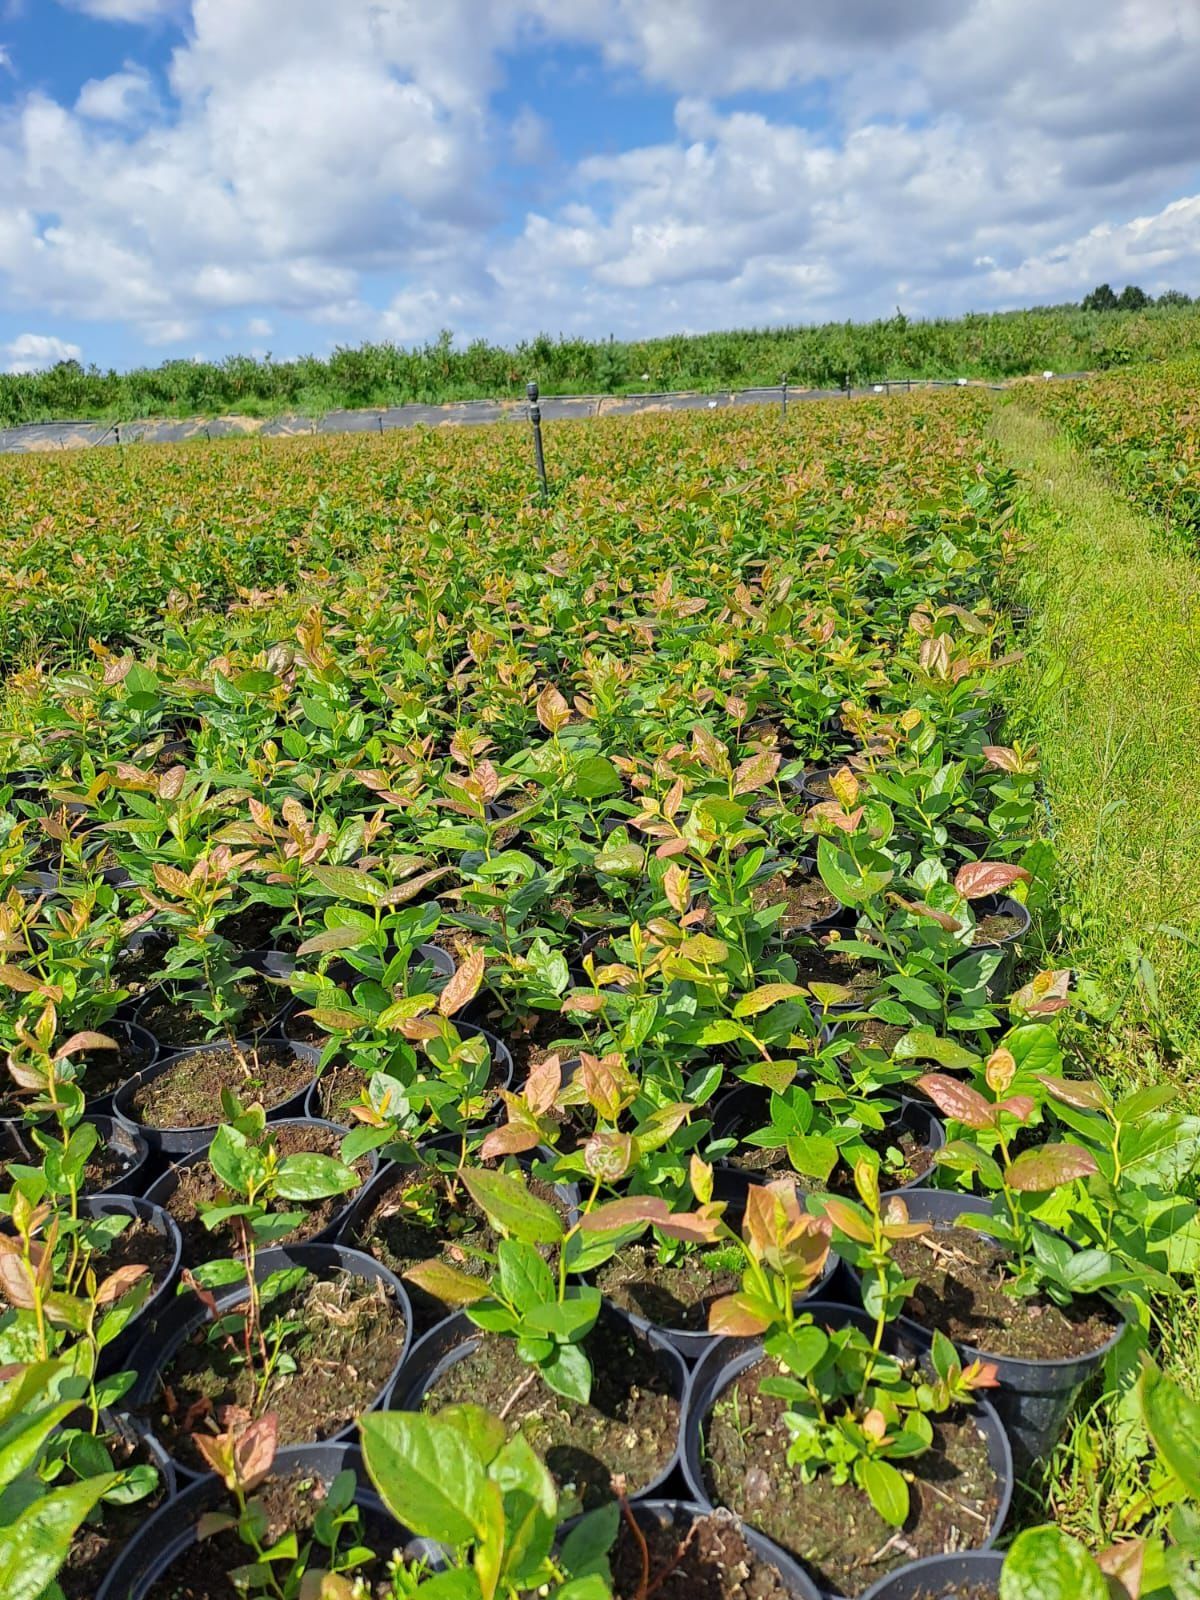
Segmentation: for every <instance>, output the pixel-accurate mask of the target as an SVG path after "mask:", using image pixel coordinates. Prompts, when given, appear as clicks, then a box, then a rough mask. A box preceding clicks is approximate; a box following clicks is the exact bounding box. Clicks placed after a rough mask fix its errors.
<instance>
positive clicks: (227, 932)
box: [220, 905, 299, 951]
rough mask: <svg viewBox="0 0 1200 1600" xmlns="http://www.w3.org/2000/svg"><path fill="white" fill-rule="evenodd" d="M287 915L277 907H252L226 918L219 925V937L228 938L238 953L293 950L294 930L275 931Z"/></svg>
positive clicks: (294, 943) (294, 946)
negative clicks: (244, 951)
mask: <svg viewBox="0 0 1200 1600" xmlns="http://www.w3.org/2000/svg"><path fill="white" fill-rule="evenodd" d="M285 915H286V912H284V911H282V910H281V909H280V908H279V907H278V906H266V905H252V906H246V907H245V909H244V910H242V911H235V912H234V914H233V916H231V917H225V918H224V919H223V921H222V922H221V924H220V931H221V937H222V938H223V939H228V940H229V941H230V943H231V944H234V945H236V946H237V948H238V949H239V950H287V951H292V950H294V949H295V948H296V946H297V944H298V943H299V940H298V939H297V938H296V934H295V931H294V930H293V929H286V928H285V929H283V930H282V931H277V924H278V923H279V922H280V921H281V920H282V919H283V917H284V916H285Z"/></svg>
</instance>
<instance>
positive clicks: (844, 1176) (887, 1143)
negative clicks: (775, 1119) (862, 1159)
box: [727, 1124, 933, 1198]
mask: <svg viewBox="0 0 1200 1600" xmlns="http://www.w3.org/2000/svg"><path fill="white" fill-rule="evenodd" d="M862 1141H863V1143H864V1144H865V1145H866V1146H867V1147H868V1149H870V1150H873V1151H874V1152H875V1154H876V1155H877V1156H878V1157H879V1187H880V1189H882V1190H884V1191H885V1192H886V1191H887V1190H888V1189H899V1188H900V1187H901V1186H902V1185H903V1184H906V1183H913V1182H915V1181H916V1179H917V1178H920V1177H923V1176H924V1175H925V1173H927V1172H928V1171H929V1170H930V1168H931V1167H932V1166H933V1151H932V1150H930V1149H929V1147H928V1146H927V1145H925V1144H923V1143H922V1142H921V1139H920V1138H919V1137H918V1135H917V1134H915V1133H914V1132H913V1131H912V1129H911V1128H907V1127H904V1126H903V1125H902V1124H901V1125H900V1126H899V1127H891V1128H884V1129H882V1130H879V1131H876V1130H875V1129H873V1128H872V1129H867V1130H866V1131H864V1132H863V1134H862ZM727 1160H728V1162H729V1165H730V1166H731V1167H733V1168H735V1169H736V1170H737V1171H738V1172H746V1173H750V1174H751V1175H752V1176H753V1178H754V1180H755V1181H756V1182H758V1183H771V1182H773V1181H774V1180H775V1179H776V1178H791V1179H793V1181H794V1182H795V1184H796V1186H797V1188H799V1189H802V1190H803V1191H804V1192H805V1193H806V1194H843V1195H848V1196H850V1197H851V1198H854V1197H855V1196H856V1195H857V1190H856V1189H855V1187H854V1174H853V1173H852V1172H851V1170H850V1168H849V1167H848V1166H847V1165H846V1163H845V1162H844V1161H839V1162H838V1164H837V1166H836V1167H835V1168H834V1169H833V1171H832V1173H830V1175H829V1177H828V1178H826V1179H818V1178H810V1177H808V1176H807V1175H805V1174H804V1173H800V1172H796V1171H795V1169H794V1168H793V1166H792V1163H791V1158H790V1157H789V1156H788V1153H787V1150H786V1149H785V1148H784V1147H782V1146H780V1145H768V1146H763V1147H757V1146H755V1145H742V1146H741V1148H740V1149H738V1150H735V1151H734V1153H733V1154H732V1155H731V1156H729V1157H727Z"/></svg>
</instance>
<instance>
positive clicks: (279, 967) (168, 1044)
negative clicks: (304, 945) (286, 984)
mask: <svg viewBox="0 0 1200 1600" xmlns="http://www.w3.org/2000/svg"><path fill="white" fill-rule="evenodd" d="M237 964H238V966H243V967H249V968H250V970H251V971H252V972H255V973H257V974H258V975H259V976H260V977H263V978H286V977H287V976H288V975H289V974H290V973H292V972H294V971H295V968H296V958H295V956H293V955H289V954H288V952H287V951H286V950H247V951H245V952H244V953H243V954H242V955H241V956H239V957H238V958H237ZM199 992H200V988H199V985H197V984H184V983H176V982H175V981H174V980H172V979H170V978H167V979H164V980H163V981H162V982H161V983H156V984H153V985H152V986H151V987H150V988H149V989H146V990H144V991H143V992H142V994H141V995H140V996H139V997H138V1002H137V1004H136V1005H135V1006H134V1008H133V1010H132V1012H131V1016H132V1018H133V1021H134V1022H136V1023H137V1024H138V1026H139V1027H141V1028H146V1031H147V1032H149V1033H153V1031H154V1030H153V1029H152V1028H148V1027H147V1023H146V1019H147V1017H148V1016H149V1014H150V1012H151V1008H152V1007H153V1006H157V1005H159V1004H161V1003H162V1001H163V1000H164V999H165V1000H168V1001H169V1000H171V999H173V998H179V999H182V998H183V997H184V996H185V995H187V994H196V993H199ZM289 1003H290V1001H289V997H288V991H287V990H286V989H284V988H282V987H281V988H280V990H279V1004H278V1005H277V1006H276V1007H275V1009H274V1010H273V1011H272V1012H271V1013H270V1014H269V1015H268V1016H267V1017H266V1018H265V1019H264V1020H263V1021H262V1022H261V1023H260V1024H259V1025H258V1027H257V1028H251V1029H250V1030H249V1036H250V1037H252V1038H256V1039H261V1038H263V1037H264V1036H265V1035H266V1034H269V1033H271V1032H272V1031H273V1030H274V1029H276V1028H278V1026H279V1023H280V1020H281V1018H282V1017H283V1013H284V1012H285V1011H286V1010H287V1007H288V1005H289ZM208 1043H210V1041H209V1040H208V1039H204V1038H199V1039H194V1040H192V1039H189V1040H187V1041H185V1042H183V1043H180V1042H179V1041H177V1040H176V1041H167V1040H163V1039H160V1040H159V1041H158V1045H159V1049H160V1051H161V1052H162V1053H163V1054H164V1055H180V1054H182V1052H183V1051H185V1050H188V1051H191V1050H194V1049H196V1048H197V1047H198V1046H200V1045H204V1044H208Z"/></svg>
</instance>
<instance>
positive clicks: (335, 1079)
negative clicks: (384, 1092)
mask: <svg viewBox="0 0 1200 1600" xmlns="http://www.w3.org/2000/svg"><path fill="white" fill-rule="evenodd" d="M293 1037H295V1035H293ZM507 1076H508V1070H507V1068H506V1067H505V1068H502V1067H501V1066H500V1064H499V1062H497V1061H493V1062H492V1070H491V1074H490V1076H489V1078H488V1088H487V1089H485V1090H484V1092H483V1093H482V1094H481V1095H479V1096H477V1097H475V1099H474V1100H473V1102H472V1103H473V1105H475V1106H477V1107H478V1110H477V1112H476V1115H475V1117H474V1118H473V1119H472V1120H473V1121H476V1122H478V1121H481V1120H483V1119H484V1118H485V1117H486V1116H487V1115H488V1113H489V1112H490V1111H492V1110H494V1108H495V1107H496V1105H497V1104H498V1091H499V1088H500V1086H501V1084H502V1083H503V1082H504V1081H505V1079H506V1078H507ZM432 1080H433V1075H432V1074H430V1081H432ZM366 1086H367V1080H366V1079H365V1078H364V1077H363V1074H362V1071H361V1069H360V1068H358V1067H356V1066H354V1065H353V1064H352V1063H350V1062H342V1063H339V1064H338V1065H336V1066H330V1067H326V1068H325V1071H324V1072H322V1073H321V1075H320V1077H319V1078H318V1079H317V1100H318V1102H319V1108H320V1115H321V1116H322V1117H324V1118H325V1119H326V1121H327V1122H337V1123H340V1124H341V1125H342V1127H352V1126H353V1125H354V1121H355V1118H354V1116H353V1113H352V1111H351V1107H352V1106H356V1105H359V1104H360V1103H361V1101H362V1092H363V1090H364V1089H365V1088H366Z"/></svg>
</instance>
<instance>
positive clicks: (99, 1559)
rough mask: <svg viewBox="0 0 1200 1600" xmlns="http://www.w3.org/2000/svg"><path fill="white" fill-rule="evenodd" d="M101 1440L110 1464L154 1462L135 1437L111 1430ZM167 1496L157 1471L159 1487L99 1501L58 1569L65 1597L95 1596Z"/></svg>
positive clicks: (121, 1467)
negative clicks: (130, 1498) (133, 1497)
mask: <svg viewBox="0 0 1200 1600" xmlns="http://www.w3.org/2000/svg"><path fill="white" fill-rule="evenodd" d="M104 1443H105V1444H106V1445H107V1447H108V1452H109V1455H110V1457H111V1459H112V1464H113V1468H114V1470H115V1471H117V1472H128V1471H130V1470H131V1469H132V1468H134V1467H142V1466H151V1467H156V1466H157V1463H156V1462H155V1461H154V1458H153V1457H152V1456H151V1454H150V1452H149V1451H148V1450H147V1449H146V1446H145V1443H144V1442H143V1441H142V1440H141V1439H138V1438H129V1437H127V1436H126V1435H124V1434H115V1435H114V1434H110V1435H108V1436H106V1437H105V1439H104ZM166 1498H167V1488H166V1484H165V1482H164V1481H163V1476H162V1473H161V1472H159V1476H158V1487H157V1489H155V1490H154V1491H153V1492H152V1493H150V1494H148V1495H147V1496H146V1497H145V1499H143V1500H137V1501H135V1502H134V1503H133V1504H132V1505H111V1504H101V1505H98V1506H97V1507H96V1508H95V1510H94V1511H93V1512H92V1513H91V1515H90V1516H89V1518H88V1520H87V1521H86V1522H84V1523H83V1524H82V1526H81V1527H80V1528H79V1529H78V1530H77V1531H76V1533H75V1537H74V1538H73V1539H72V1540H71V1549H70V1553H69V1554H68V1556H67V1559H66V1561H65V1562H64V1563H63V1565H62V1567H61V1568H60V1569H59V1573H58V1583H59V1586H60V1588H61V1589H62V1591H63V1594H64V1595H65V1596H66V1600H94V1596H95V1594H96V1592H97V1590H98V1589H99V1588H100V1585H101V1583H102V1582H103V1581H104V1579H105V1578H106V1577H107V1576H108V1569H109V1568H110V1567H111V1566H112V1564H113V1562H114V1561H115V1560H116V1559H117V1556H118V1555H119V1554H120V1553H121V1551H122V1550H123V1549H124V1547H125V1545H127V1544H128V1543H129V1541H130V1539H132V1538H133V1536H134V1534H135V1533H137V1532H138V1531H139V1529H140V1528H141V1526H142V1524H143V1523H144V1522H145V1520H146V1518H147V1517H148V1516H150V1514H151V1513H152V1512H154V1511H157V1510H158V1508H159V1506H161V1505H162V1504H163V1503H164V1502H165V1500H166Z"/></svg>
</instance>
